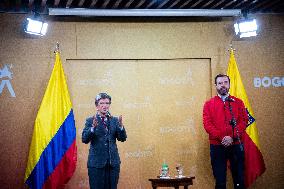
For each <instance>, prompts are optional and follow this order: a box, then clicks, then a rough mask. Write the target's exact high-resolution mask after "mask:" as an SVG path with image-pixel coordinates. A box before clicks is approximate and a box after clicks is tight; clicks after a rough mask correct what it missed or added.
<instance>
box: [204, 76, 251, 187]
mask: <svg viewBox="0 0 284 189" xmlns="http://www.w3.org/2000/svg"><path fill="white" fill-rule="evenodd" d="M215 85H216V90H217V95H216V96H215V97H212V98H211V99H210V100H208V101H207V102H205V104H204V108H203V125H204V128H205V130H206V132H207V133H208V134H209V141H210V157H211V165H212V170H213V175H214V178H215V189H226V174H227V161H228V160H229V161H230V167H231V172H232V177H233V181H234V189H244V188H245V186H244V149H243V145H242V134H243V133H244V132H245V128H246V125H247V122H248V115H247V113H246V110H245V106H244V103H243V101H242V100H240V99H239V98H236V97H234V96H231V95H229V93H228V92H229V89H230V78H229V77H228V76H227V75H223V74H219V75H217V76H216V77H215Z"/></svg>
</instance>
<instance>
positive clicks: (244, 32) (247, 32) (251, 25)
mask: <svg viewBox="0 0 284 189" xmlns="http://www.w3.org/2000/svg"><path fill="white" fill-rule="evenodd" d="M234 27H235V32H236V35H238V36H239V37H240V38H243V37H252V36H256V35H257V23H256V20H255V19H244V20H240V21H238V22H237V23H235V24H234Z"/></svg>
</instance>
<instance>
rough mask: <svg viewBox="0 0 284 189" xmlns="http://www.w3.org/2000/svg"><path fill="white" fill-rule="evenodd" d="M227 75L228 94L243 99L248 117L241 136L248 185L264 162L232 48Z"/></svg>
mask: <svg viewBox="0 0 284 189" xmlns="http://www.w3.org/2000/svg"><path fill="white" fill-rule="evenodd" d="M227 75H228V76H229V77H230V86H231V87H230V94H231V95H233V96H236V97H238V98H240V99H242V100H243V102H244V104H245V107H246V110H247V113H248V117H249V121H248V124H247V128H246V132H245V133H244V136H243V143H244V150H245V185H246V187H249V186H250V185H251V184H252V183H253V182H254V181H255V180H256V179H257V177H258V176H260V175H261V174H262V173H264V171H265V164H264V160H263V157H262V154H261V151H260V146H259V140H258V132H257V128H256V123H255V119H254V113H253V111H252V108H251V106H250V103H249V101H248V97H247V93H246V91H245V88H244V85H243V82H242V79H241V75H240V73H239V69H238V66H237V63H236V60H235V56H234V51H233V50H232V49H231V51H230V60H229V65H228V71H227Z"/></svg>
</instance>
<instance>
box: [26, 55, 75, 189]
mask: <svg viewBox="0 0 284 189" xmlns="http://www.w3.org/2000/svg"><path fill="white" fill-rule="evenodd" d="M76 162H77V147H76V128H75V120H74V115H73V110H72V104H71V101H70V96H69V93H68V88H67V84H66V80H65V75H64V71H63V67H62V63H61V60H60V55H59V52H56V60H55V65H54V68H53V71H52V74H51V77H50V80H49V82H48V86H47V89H46V91H45V94H44V97H43V100H42V102H41V105H40V108H39V110H38V114H37V117H36V120H35V125H34V132H33V136H32V142H31V146H30V152H29V159H28V164H27V168H26V173H25V183H26V184H27V185H28V186H29V187H30V188H36V189H39V188H45V189H55V188H56V189H58V188H64V185H65V184H66V183H67V182H68V180H69V179H70V178H71V176H72V175H73V173H74V171H75V168H76Z"/></svg>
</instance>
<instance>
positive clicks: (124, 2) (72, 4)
mask: <svg viewBox="0 0 284 189" xmlns="http://www.w3.org/2000/svg"><path fill="white" fill-rule="evenodd" d="M48 8H88V9H217V10H219V9H241V10H242V12H245V13H249V14H254V13H262V14H271V13H272V14H283V13H284V1H283V0H0V12H8V13H29V12H31V11H35V12H38V13H40V14H48Z"/></svg>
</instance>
